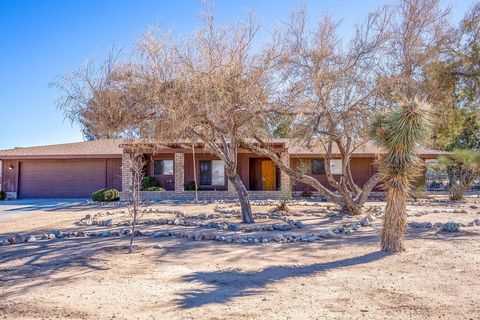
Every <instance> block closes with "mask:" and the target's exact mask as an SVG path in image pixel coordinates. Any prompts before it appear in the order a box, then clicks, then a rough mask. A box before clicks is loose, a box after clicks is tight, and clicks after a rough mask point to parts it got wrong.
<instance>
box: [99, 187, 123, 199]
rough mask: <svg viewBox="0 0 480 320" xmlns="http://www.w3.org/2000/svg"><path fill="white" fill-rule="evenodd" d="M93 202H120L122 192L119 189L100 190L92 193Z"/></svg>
mask: <svg viewBox="0 0 480 320" xmlns="http://www.w3.org/2000/svg"><path fill="white" fill-rule="evenodd" d="M92 200H93V201H98V202H107V201H118V200H120V192H119V191H118V190H117V189H107V188H105V189H100V190H98V191H95V192H94V193H92Z"/></svg>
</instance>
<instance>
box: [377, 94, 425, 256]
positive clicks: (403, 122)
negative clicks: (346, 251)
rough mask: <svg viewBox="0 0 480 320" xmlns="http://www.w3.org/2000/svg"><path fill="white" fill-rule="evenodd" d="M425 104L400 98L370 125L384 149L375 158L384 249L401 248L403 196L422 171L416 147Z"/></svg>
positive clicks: (403, 220)
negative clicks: (383, 192)
mask: <svg viewBox="0 0 480 320" xmlns="http://www.w3.org/2000/svg"><path fill="white" fill-rule="evenodd" d="M428 107H429V106H428V104H426V103H424V102H419V101H418V100H417V99H413V100H405V101H401V102H400V103H399V106H398V108H397V109H393V110H392V111H390V112H389V113H381V114H378V115H377V116H376V117H375V119H374V120H373V122H372V125H371V132H370V134H371V136H372V138H373V139H374V140H375V142H376V143H377V144H378V145H380V146H381V147H383V148H384V149H385V150H386V154H384V155H383V156H382V158H381V159H380V161H379V169H380V173H381V176H382V178H383V179H384V180H383V181H384V184H383V187H384V188H385V190H386V192H387V198H386V201H387V205H386V207H385V216H384V221H383V228H382V239H381V247H382V250H383V251H386V252H390V253H397V252H401V251H404V250H405V246H404V244H403V236H404V233H405V223H406V217H405V215H406V199H407V196H408V194H409V192H410V191H411V189H412V183H411V182H412V181H413V180H414V179H415V178H417V177H418V175H419V174H420V173H423V172H422V170H421V160H420V158H419V157H418V155H417V153H416V148H417V146H418V145H419V143H420V142H421V141H422V138H423V137H424V135H425V133H426V127H427V125H428V119H427V115H426V110H427V109H428Z"/></svg>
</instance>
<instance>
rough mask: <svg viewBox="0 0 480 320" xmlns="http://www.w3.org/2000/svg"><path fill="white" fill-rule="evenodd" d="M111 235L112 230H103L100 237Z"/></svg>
mask: <svg viewBox="0 0 480 320" xmlns="http://www.w3.org/2000/svg"><path fill="white" fill-rule="evenodd" d="M109 236H110V231H108V230H107V231H102V232H100V237H109Z"/></svg>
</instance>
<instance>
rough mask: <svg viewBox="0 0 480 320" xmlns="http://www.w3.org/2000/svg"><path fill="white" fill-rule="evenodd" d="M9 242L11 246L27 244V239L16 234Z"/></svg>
mask: <svg viewBox="0 0 480 320" xmlns="http://www.w3.org/2000/svg"><path fill="white" fill-rule="evenodd" d="M8 242H10V244H16V243H22V242H25V237H24V236H23V235H21V234H16V235H14V236H11V237H10V238H8Z"/></svg>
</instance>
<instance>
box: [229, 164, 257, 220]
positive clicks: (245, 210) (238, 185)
mask: <svg viewBox="0 0 480 320" xmlns="http://www.w3.org/2000/svg"><path fill="white" fill-rule="evenodd" d="M228 180H229V181H230V182H231V183H232V184H233V186H234V187H235V190H236V191H237V193H238V199H239V200H240V208H241V210H242V222H243V223H254V222H255V221H254V220H253V213H252V207H251V205H250V197H249V196H248V191H247V188H245V185H244V184H243V182H242V179H240V176H239V175H238V174H236V173H235V174H233V175H231V176H229V177H228Z"/></svg>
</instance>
